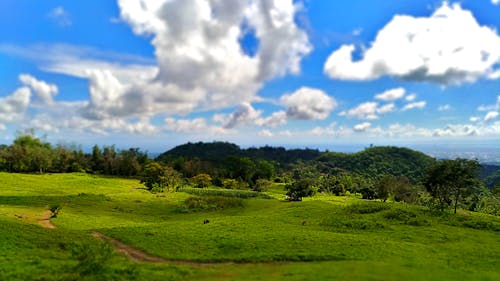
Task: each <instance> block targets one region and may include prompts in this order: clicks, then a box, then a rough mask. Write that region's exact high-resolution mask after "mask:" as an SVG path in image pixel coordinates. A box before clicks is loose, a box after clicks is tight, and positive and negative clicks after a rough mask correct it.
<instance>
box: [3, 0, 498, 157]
mask: <svg viewBox="0 0 500 281" xmlns="http://www.w3.org/2000/svg"><path fill="white" fill-rule="evenodd" d="M499 28H500V1H498V0H462V1H459V2H457V1H441V0H439V1H438V0H405V1H401V0H387V1H384V4H383V5H381V4H380V1H370V0H350V1H320V0H241V1H235V0H106V1H102V0H86V1H68V0H44V1H39V0H2V1H1V2H0V66H1V67H0V143H5V144H8V143H11V142H12V140H13V139H14V138H15V136H16V134H17V133H19V132H23V131H25V130H28V129H35V132H36V133H37V135H40V136H44V137H45V138H46V139H47V140H48V141H50V142H52V143H60V144H79V145H82V146H84V147H90V146H91V145H93V144H100V145H111V144H116V145H117V146H118V147H122V148H127V147H141V148H144V149H147V150H149V151H163V150H165V149H167V148H171V147H173V146H175V145H178V144H182V143H184V142H188V141H191V142H195V141H214V140H220V141H230V142H234V143H237V144H239V145H241V146H260V145H282V146H288V147H305V146H307V147H311V148H314V147H326V148H329V147H331V146H336V145H337V146H341V145H369V144H377V145H405V144H409V143H413V144H425V143H432V144H442V145H447V144H450V143H461V144H464V145H469V146H474V145H493V146H495V145H496V146H500V34H499V31H498V29H499Z"/></svg>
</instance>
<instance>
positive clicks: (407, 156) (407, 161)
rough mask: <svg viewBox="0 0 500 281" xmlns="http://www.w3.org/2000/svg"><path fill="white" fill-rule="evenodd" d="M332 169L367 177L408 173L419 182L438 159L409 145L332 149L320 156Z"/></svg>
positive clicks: (407, 175) (413, 179) (319, 159)
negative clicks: (337, 151)
mask: <svg viewBox="0 0 500 281" xmlns="http://www.w3.org/2000/svg"><path fill="white" fill-rule="evenodd" d="M318 161H319V162H322V163H323V164H324V165H326V166H327V167H329V168H330V169H334V170H335V169H337V170H345V171H349V172H354V173H357V174H359V175H362V176H364V177H366V178H371V179H378V178H379V177H382V176H384V175H393V176H406V177H407V178H409V179H410V180H411V181H412V182H417V181H419V180H420V179H421V178H422V176H423V175H424V174H425V172H426V171H427V169H428V168H429V167H430V166H431V165H432V164H433V163H434V161H435V159H434V158H432V157H430V156H427V155H426V154H424V153H421V152H418V151H415V150H411V149H409V148H402V147H394V146H380V147H372V148H368V149H365V150H363V151H360V152H357V153H354V154H346V153H336V152H329V153H324V154H323V155H321V156H320V157H319V158H318Z"/></svg>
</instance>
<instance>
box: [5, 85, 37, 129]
mask: <svg viewBox="0 0 500 281" xmlns="http://www.w3.org/2000/svg"><path fill="white" fill-rule="evenodd" d="M30 100H31V90H30V88H28V87H21V88H19V89H17V90H16V91H15V92H14V93H13V94H12V95H10V96H7V97H3V98H0V122H2V123H9V122H13V121H18V120H20V119H21V118H22V117H23V115H24V113H25V111H26V109H27V108H28V106H29V104H30Z"/></svg>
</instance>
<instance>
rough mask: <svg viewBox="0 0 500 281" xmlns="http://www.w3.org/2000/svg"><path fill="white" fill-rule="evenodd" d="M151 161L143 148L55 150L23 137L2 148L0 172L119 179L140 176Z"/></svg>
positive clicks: (31, 136) (28, 134) (30, 134)
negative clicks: (111, 176) (148, 161)
mask: <svg viewBox="0 0 500 281" xmlns="http://www.w3.org/2000/svg"><path fill="white" fill-rule="evenodd" d="M147 160H148V157H147V154H146V153H144V152H141V151H140V150H139V148H130V149H128V150H117V149H116V148H115V147H114V146H104V147H103V148H99V147H98V146H97V145H96V146H94V147H93V148H92V153H84V152H83V150H82V148H81V147H78V146H75V145H73V146H64V145H57V146H55V147H54V146H52V145H51V144H50V143H48V142H45V141H43V140H41V139H40V138H38V137H36V136H35V135H34V132H33V131H28V132H26V133H24V134H20V135H18V136H17V138H16V139H15V140H14V142H13V143H12V144H11V145H9V146H6V145H4V146H0V171H6V172H17V173H46V172H51V173H68V172H90V173H98V174H105V175H116V176H126V177H132V176H138V175H140V174H141V172H142V168H143V166H144V165H145V164H146V162H147Z"/></svg>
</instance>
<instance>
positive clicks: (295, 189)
mask: <svg viewBox="0 0 500 281" xmlns="http://www.w3.org/2000/svg"><path fill="white" fill-rule="evenodd" d="M315 184H316V181H315V180H314V179H312V178H302V179H298V180H295V181H293V182H292V183H291V184H287V185H286V186H285V188H286V189H287V190H288V192H287V193H286V195H288V196H294V197H308V196H313V195H314V193H316V187H315Z"/></svg>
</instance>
